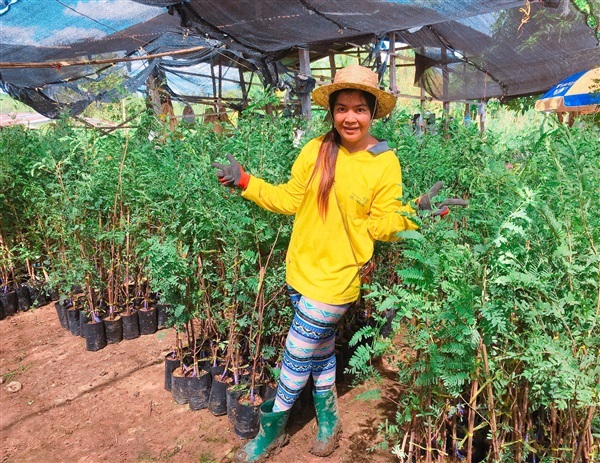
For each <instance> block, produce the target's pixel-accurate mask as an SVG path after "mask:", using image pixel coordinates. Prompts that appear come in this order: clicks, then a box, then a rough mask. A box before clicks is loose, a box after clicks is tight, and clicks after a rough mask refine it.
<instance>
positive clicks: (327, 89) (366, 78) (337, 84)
mask: <svg viewBox="0 0 600 463" xmlns="http://www.w3.org/2000/svg"><path fill="white" fill-rule="evenodd" d="M377 83H378V79H377V74H376V73H375V72H373V71H371V70H370V69H369V68H366V67H364V66H359V65H358V64H351V65H350V66H346V67H345V68H342V69H340V70H339V71H338V72H337V73H336V74H335V77H334V79H333V83H332V84H328V85H323V86H322V87H319V88H316V89H315V90H314V91H313V92H312V99H313V101H314V102H315V103H316V104H318V105H319V106H323V107H324V108H325V109H329V95H331V94H332V93H333V92H336V91H338V90H346V89H356V90H364V91H365V92H369V93H371V94H372V95H375V98H377V107H376V110H375V116H374V118H375V119H379V118H380V117H384V116H387V115H388V114H389V113H391V112H392V110H393V109H394V107H395V106H396V97H395V96H394V95H392V94H391V93H389V92H386V91H384V90H380V89H379V87H378V86H377Z"/></svg>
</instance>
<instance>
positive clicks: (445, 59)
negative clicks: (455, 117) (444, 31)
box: [442, 46, 450, 136]
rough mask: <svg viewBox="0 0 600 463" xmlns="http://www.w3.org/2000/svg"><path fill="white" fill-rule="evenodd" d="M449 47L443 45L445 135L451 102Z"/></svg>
mask: <svg viewBox="0 0 600 463" xmlns="http://www.w3.org/2000/svg"><path fill="white" fill-rule="evenodd" d="M449 79H450V76H449V74H448V49H447V48H446V47H445V46H442V101H443V106H444V135H445V136H447V135H448V122H449V121H448V118H449V117H450V103H449V102H448V81H449Z"/></svg>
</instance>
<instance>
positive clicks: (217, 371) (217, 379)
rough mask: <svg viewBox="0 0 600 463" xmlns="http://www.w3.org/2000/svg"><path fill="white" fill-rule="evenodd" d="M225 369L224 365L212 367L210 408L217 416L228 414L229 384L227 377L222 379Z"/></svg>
mask: <svg viewBox="0 0 600 463" xmlns="http://www.w3.org/2000/svg"><path fill="white" fill-rule="evenodd" d="M224 370H225V366H224V365H219V366H217V367H212V368H211V375H212V385H211V388H210V396H209V398H208V409H209V410H210V412H211V413H212V414H213V415H215V416H221V415H225V414H227V388H228V387H229V384H228V383H227V382H226V381H225V379H221V377H222V376H223V371H224Z"/></svg>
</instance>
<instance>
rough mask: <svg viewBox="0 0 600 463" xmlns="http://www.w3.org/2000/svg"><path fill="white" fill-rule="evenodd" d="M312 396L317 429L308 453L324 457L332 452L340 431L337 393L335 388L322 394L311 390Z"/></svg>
mask: <svg viewBox="0 0 600 463" xmlns="http://www.w3.org/2000/svg"><path fill="white" fill-rule="evenodd" d="M313 398H314V399H315V410H316V412H317V424H318V425H319V430H318V431H317V436H316V437H315V440H314V442H313V445H312V447H311V449H310V453H312V454H313V455H317V456H318V457H326V456H328V455H331V454H332V453H333V451H334V450H335V448H336V447H337V444H338V440H339V437H340V434H341V433H342V425H341V423H340V415H339V412H338V405H337V394H336V392H335V389H331V390H330V391H327V392H325V393H322V394H317V393H316V392H313Z"/></svg>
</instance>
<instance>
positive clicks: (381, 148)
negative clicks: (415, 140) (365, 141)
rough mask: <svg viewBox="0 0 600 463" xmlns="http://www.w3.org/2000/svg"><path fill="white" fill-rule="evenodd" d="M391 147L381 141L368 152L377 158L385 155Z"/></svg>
mask: <svg viewBox="0 0 600 463" xmlns="http://www.w3.org/2000/svg"><path fill="white" fill-rule="evenodd" d="M389 149H390V146H389V145H388V142H387V141H385V140H383V141H380V142H379V143H377V144H376V145H373V146H372V147H371V148H369V149H368V150H367V151H368V152H369V153H371V154H373V155H375V156H377V155H378V154H381V153H385V152H386V151H389Z"/></svg>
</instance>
